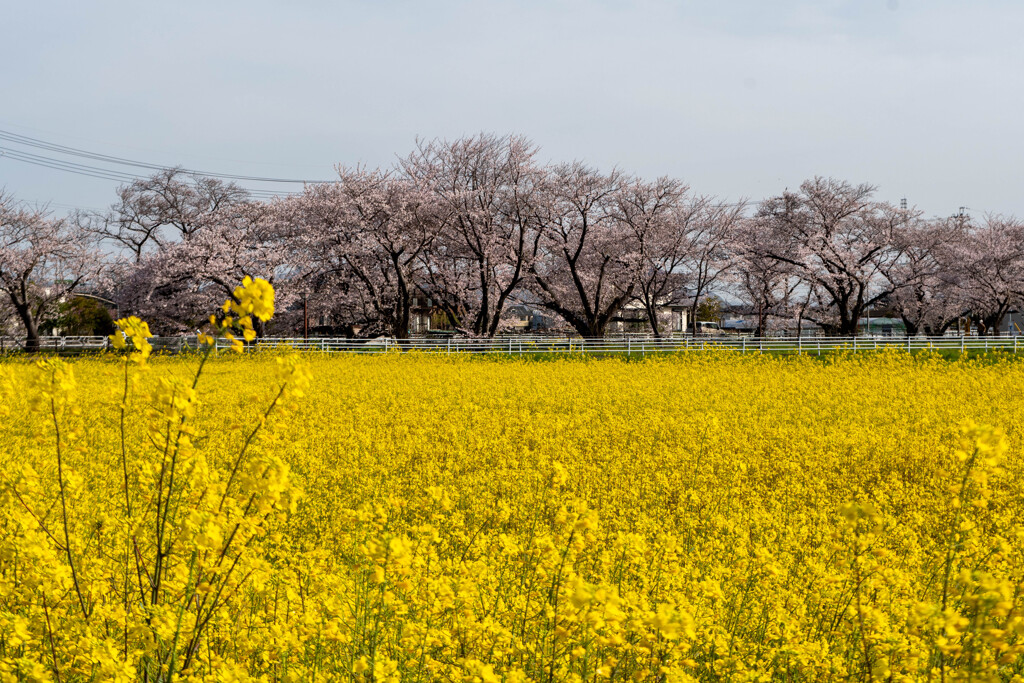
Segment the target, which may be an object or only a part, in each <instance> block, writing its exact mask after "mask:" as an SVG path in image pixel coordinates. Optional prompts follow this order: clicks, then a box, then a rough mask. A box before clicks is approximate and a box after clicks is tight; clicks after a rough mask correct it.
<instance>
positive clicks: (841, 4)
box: [0, 0, 1024, 216]
mask: <svg viewBox="0 0 1024 683" xmlns="http://www.w3.org/2000/svg"><path fill="white" fill-rule="evenodd" d="M2 20H3V27H4V30H3V38H2V39H0V77H2V78H0V88H2V89H0V93H2V97H0V103H2V104H0V130H3V131H7V132H14V133H17V134H21V135H27V136H31V137H35V138H39V139H43V140H46V141H49V142H55V143H59V144H62V145H68V146H72V147H77V148H82V149H86V150H89V151H95V152H100V153H104V154H111V155H117V156H122V157H129V158H132V159H140V160H143V161H148V162H154V163H158V164H167V165H184V166H187V167H192V168H199V169H203V170H208V171H216V172H226V173H240V174H246V175H257V176H275V177H289V178H315V179H325V178H330V177H332V175H333V173H334V171H333V167H334V165H335V164H339V163H341V164H346V165H350V164H356V163H364V164H369V165H386V164H390V163H392V162H393V161H394V159H395V157H396V155H399V154H405V153H406V152H408V151H409V150H410V149H411V148H412V146H413V144H414V142H415V139H416V137H417V136H420V137H426V138H432V137H449V138H451V137H457V136H461V135H465V134H472V133H475V132H479V131H481V130H485V131H493V132H498V133H507V132H515V133H521V134H524V135H526V136H528V137H529V138H531V139H532V140H533V141H534V142H535V143H537V144H538V145H539V146H540V147H541V150H542V152H541V154H542V157H543V158H544V159H545V160H556V161H557V160H571V159H583V160H586V161H588V162H590V163H592V164H594V165H596V166H599V167H602V168H606V169H607V168H611V167H613V166H618V167H619V168H621V169H623V170H625V171H629V172H633V173H637V174H641V175H645V176H657V175H663V174H666V175H673V176H677V177H680V178H682V179H684V180H685V181H686V182H687V183H689V184H690V186H691V187H692V188H693V189H694V190H695V191H697V192H700V193H706V194H714V195H718V196H720V197H723V198H726V199H730V200H736V199H740V198H751V199H755V200H756V199H760V198H762V197H764V196H767V195H770V194H774V193H778V192H780V191H782V190H783V189H785V188H786V187H787V186H788V187H790V188H793V187H795V186H797V185H799V183H800V182H801V181H802V180H803V179H805V178H808V177H811V176H814V175H831V176H835V177H839V178H844V179H847V180H850V181H855V182H871V183H873V184H875V185H877V186H878V187H879V193H878V196H879V197H880V198H883V199H888V200H892V201H894V202H895V201H898V200H899V198H900V197H904V196H905V197H907V198H908V200H909V202H910V203H911V204H912V205H917V206H918V207H919V208H921V209H922V210H924V211H925V212H926V213H927V214H929V215H948V214H950V213H953V212H954V211H956V210H957V207H959V206H967V207H969V208H970V209H971V213H972V214H981V213H984V212H986V211H991V212H1002V213H1016V214H1018V215H1021V216H1024V192H1022V190H1024V183H1022V181H1024V173H1022V171H1021V164H1022V162H1024V136H1022V135H1021V120H1022V115H1024V40H1021V38H1020V31H1021V28H1022V27H1024V2H1020V1H1019V0H1005V1H999V0H991V1H989V0H976V1H973V2H966V1H956V2H954V1H952V0H948V1H947V0H848V1H847V0H818V1H814V2H812V1H801V0H771V1H766V0H742V1H740V0H737V1H734V2H730V1H728V0H714V1H712V0H706V1H704V2H669V1H667V0H666V1H653V0H652V1H650V2H627V1H625V0H621V1H618V2H582V1H579V2H572V1H562V0H536V1H531V2H490V1H487V0H472V1H469V0H465V1H455V0H451V1H449V0H437V1H430V0H420V1H413V0H408V1H397V0H374V1H371V0H366V1H363V2H345V1H337V0H333V1H328V0H323V1H321V2H313V1H305V2H298V1H295V0H292V1H290V2H261V1H259V0H247V1H246V2H241V1H232V2H227V1H218V2H193V1H186V0H175V1H174V2H164V3H148V2H138V0H134V1H132V2H128V1H121V2H102V1H100V2H63V3H52V2H44V1H42V0H40V1H37V2H17V3H7V4H6V5H5V8H4V10H3V13H2ZM0 147H6V148H8V149H12V148H14V149H22V150H25V151H31V152H33V153H36V154H44V155H49V156H52V157H59V155H55V154H53V153H51V152H45V151H41V150H39V149H34V150H27V149H26V148H23V147H19V146H18V145H14V144H12V143H10V142H6V141H0ZM60 158H67V157H60ZM77 161H78V162H84V163H94V162H88V161H85V160H82V159H78V160H77ZM121 170H129V171H130V170H131V169H126V168H123V169H121ZM250 185H251V186H253V187H257V186H258V185H255V184H250ZM3 186H6V188H7V190H8V191H9V192H13V193H15V194H16V195H17V196H19V197H22V198H24V199H28V200H32V201H51V202H53V206H54V207H55V208H56V209H57V210H59V211H63V210H64V209H65V208H66V207H69V206H83V207H94V208H98V207H103V206H106V205H108V204H109V203H110V202H111V201H112V199H113V193H114V188H115V187H116V183H114V182H111V181H108V180H100V179H95V178H89V177H83V176H79V175H72V174H68V173H63V172H60V171H56V170H50V169H45V168H39V167H35V166H30V165H27V164H25V163H22V162H18V161H14V160H12V159H10V157H7V158H5V157H0V187H3ZM259 187H274V186H264V185H259ZM276 187H281V186H276Z"/></svg>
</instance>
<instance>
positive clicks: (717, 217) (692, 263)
mask: <svg viewBox="0 0 1024 683" xmlns="http://www.w3.org/2000/svg"><path fill="white" fill-rule="evenodd" d="M744 209H745V205H744V204H743V203H739V204H716V203H714V202H713V201H710V200H705V201H703V202H701V203H700V205H699V206H698V207H697V210H696V212H695V214H694V215H693V217H692V218H691V219H690V220H689V221H688V223H687V226H686V227H687V228H688V229H687V231H686V236H687V248H686V257H685V258H684V259H683V265H682V268H683V272H684V273H685V282H686V287H687V290H688V292H687V293H688V296H689V299H690V313H689V319H690V330H691V333H692V334H696V333H697V326H696V324H694V323H695V322H696V320H697V309H698V307H699V306H700V301H701V299H702V298H704V297H705V296H707V295H708V294H710V293H712V292H714V291H715V288H717V287H720V286H722V285H724V280H725V277H726V276H727V274H728V273H729V271H730V270H731V269H732V268H733V267H734V266H735V265H736V259H735V254H734V245H735V242H736V238H737V230H738V229H739V225H740V223H741V220H742V217H743V211H744Z"/></svg>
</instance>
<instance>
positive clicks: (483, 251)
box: [402, 133, 541, 336]
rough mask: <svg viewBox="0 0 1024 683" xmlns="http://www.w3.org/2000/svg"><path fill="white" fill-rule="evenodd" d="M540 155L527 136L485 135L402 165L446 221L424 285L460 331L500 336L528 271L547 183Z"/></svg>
mask: <svg viewBox="0 0 1024 683" xmlns="http://www.w3.org/2000/svg"><path fill="white" fill-rule="evenodd" d="M535 155H536V148H535V147H534V146H533V145H532V144H531V143H530V142H529V141H528V140H526V139H525V138H523V137H520V136H503V137H502V136H496V135H490V134H486V133H482V134H480V135H476V136H472V137H465V138H461V139H458V140H455V141H454V142H447V141H442V140H434V141H432V142H428V143H425V144H422V143H421V144H420V145H419V146H418V147H417V149H416V151H415V152H414V153H413V154H411V155H410V156H409V157H407V158H406V159H405V160H404V161H403V162H402V168H403V170H404V172H405V174H406V175H407V176H408V177H409V178H410V179H412V181H413V182H414V183H415V185H416V186H417V187H418V188H420V189H421V190H422V191H424V192H429V193H431V194H432V195H433V196H434V197H435V198H436V200H437V202H438V208H439V211H440V216H441V225H440V230H439V231H438V234H437V237H436V239H434V240H433V241H432V242H431V245H430V249H429V250H427V251H424V252H423V254H422V257H423V259H424V268H423V270H422V278H423V280H422V282H420V283H418V286H419V288H420V289H421V290H422V291H423V293H424V294H426V295H428V296H430V298H431V299H433V300H434V301H435V302H436V303H437V305H438V306H439V307H440V308H441V309H442V310H443V311H444V312H445V314H446V315H447V317H448V319H449V321H450V323H451V325H452V327H454V328H455V329H457V330H460V331H463V332H465V333H468V334H472V335H480V336H493V335H494V334H495V333H496V332H497V331H498V328H499V326H500V324H501V321H502V314H503V313H504V311H505V307H506V306H507V305H508V303H509V302H510V301H511V300H512V297H513V294H514V293H515V292H516V291H517V290H518V289H519V288H520V285H521V284H522V281H523V278H524V277H526V275H527V273H528V268H529V258H530V256H531V255H532V247H533V243H534V241H535V232H536V227H535V224H534V222H533V221H531V220H530V219H531V213H532V209H533V204H534V195H535V194H536V191H537V186H538V181H539V180H540V178H541V171H540V169H539V168H538V167H537V165H536V164H535V162H534V157H535Z"/></svg>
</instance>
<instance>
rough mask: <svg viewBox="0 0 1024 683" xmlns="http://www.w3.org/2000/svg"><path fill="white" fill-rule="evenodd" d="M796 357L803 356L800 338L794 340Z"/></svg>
mask: <svg viewBox="0 0 1024 683" xmlns="http://www.w3.org/2000/svg"><path fill="white" fill-rule="evenodd" d="M796 355H798V356H802V355H804V347H803V344H802V342H801V339H800V337H797V338H796Z"/></svg>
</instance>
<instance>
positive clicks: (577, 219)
mask: <svg viewBox="0 0 1024 683" xmlns="http://www.w3.org/2000/svg"><path fill="white" fill-rule="evenodd" d="M627 183H628V180H627V179H626V178H625V177H623V175H622V174H621V173H619V172H617V171H613V172H612V173H610V174H604V173H601V172H599V171H597V170H595V169H593V168H590V167H588V166H586V165H584V164H582V163H579V162H575V163H571V164H561V165H558V166H555V167H553V168H551V169H549V171H548V174H547V178H546V179H545V182H544V185H543V188H542V189H541V190H540V192H539V193H538V202H537V207H536V209H535V218H536V220H537V225H538V228H539V232H538V236H537V242H536V248H535V251H534V257H533V259H532V262H531V265H530V274H531V276H532V277H531V278H530V280H529V285H530V286H529V292H530V293H531V294H532V295H533V298H534V301H535V302H536V303H537V304H538V305H539V306H541V307H542V308H545V309H547V310H549V311H551V312H553V313H555V314H557V315H558V316H560V317H561V318H562V319H563V320H565V321H566V322H567V323H568V324H570V325H572V327H573V328H574V329H575V330H576V331H577V332H579V334H581V335H583V336H585V337H600V336H603V335H604V333H605V329H606V328H607V326H608V324H609V323H610V322H611V320H612V318H614V317H615V316H616V315H618V313H619V311H621V309H622V307H623V305H624V304H625V303H626V302H627V301H629V300H630V298H631V297H632V295H633V291H634V289H635V288H636V272H637V263H638V261H639V245H638V244H637V241H636V238H635V233H634V232H633V231H632V230H631V229H630V228H629V226H628V225H627V224H626V223H625V222H624V221H623V220H622V219H621V217H620V215H619V212H618V208H619V206H618V197H617V195H618V193H619V192H621V191H622V189H623V187H624V186H625V185H626V184H627Z"/></svg>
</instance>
